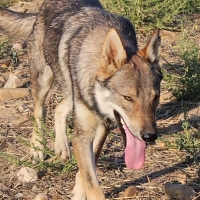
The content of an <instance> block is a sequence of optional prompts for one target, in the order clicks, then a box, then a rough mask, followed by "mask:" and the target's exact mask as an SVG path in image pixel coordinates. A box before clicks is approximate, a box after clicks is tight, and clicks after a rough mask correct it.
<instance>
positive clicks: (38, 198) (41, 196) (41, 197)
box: [34, 193, 48, 200]
mask: <svg viewBox="0 0 200 200" xmlns="http://www.w3.org/2000/svg"><path fill="white" fill-rule="evenodd" d="M34 200H48V196H47V195H46V194H44V193H40V194H38V195H37V196H36V197H35V198H34Z"/></svg>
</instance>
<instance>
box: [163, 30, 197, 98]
mask: <svg viewBox="0 0 200 200" xmlns="http://www.w3.org/2000/svg"><path fill="white" fill-rule="evenodd" d="M177 49H178V56H180V60H181V62H180V64H179V63H178V64H176V65H172V64H170V63H167V64H168V65H170V66H171V69H172V70H171V72H170V73H166V72H164V74H165V81H166V87H167V89H168V90H169V91H171V92H172V95H173V96H174V97H176V98H177V99H178V100H195V101H197V100H199V99H200V65H199V63H200V57H199V47H198V45H197V44H196V42H195V39H194V38H192V37H190V35H189V34H188V30H187V29H183V31H182V37H181V38H180V40H179V41H178V45H177Z"/></svg>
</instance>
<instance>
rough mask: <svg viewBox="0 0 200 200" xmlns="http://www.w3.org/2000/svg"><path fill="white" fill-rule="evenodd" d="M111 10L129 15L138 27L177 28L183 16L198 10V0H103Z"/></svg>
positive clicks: (104, 4)
mask: <svg viewBox="0 0 200 200" xmlns="http://www.w3.org/2000/svg"><path fill="white" fill-rule="evenodd" d="M101 2H102V4H103V6H104V7H105V8H106V9H108V10H109V11H111V12H114V13H118V14H121V15H124V16H126V17H128V18H129V19H130V20H131V21H132V22H133V23H134V25H135V26H136V28H137V27H147V28H155V27H158V28H162V29H177V26H178V25H180V23H181V21H182V20H183V16H185V15H188V14H191V13H194V12H198V11H199V10H200V2H199V1H198V0H193V1H191V0H190V1H188V0H176V1H174V0H162V1H160V0H147V1H144V0H134V1H132V0H114V1H113V0H101Z"/></svg>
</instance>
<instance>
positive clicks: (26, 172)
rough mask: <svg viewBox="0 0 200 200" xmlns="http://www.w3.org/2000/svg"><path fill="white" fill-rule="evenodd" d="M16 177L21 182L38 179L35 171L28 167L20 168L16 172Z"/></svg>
mask: <svg viewBox="0 0 200 200" xmlns="http://www.w3.org/2000/svg"><path fill="white" fill-rule="evenodd" d="M17 177H18V179H19V180H20V181H22V182H34V181H37V179H38V175H37V172H36V171H35V170H34V169H32V168H30V167H23V168H21V169H20V170H19V171H18V173H17Z"/></svg>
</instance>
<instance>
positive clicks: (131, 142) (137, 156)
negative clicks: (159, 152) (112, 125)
mask: <svg viewBox="0 0 200 200" xmlns="http://www.w3.org/2000/svg"><path fill="white" fill-rule="evenodd" d="M114 115H115V118H116V121H117V124H118V126H119V129H120V131H121V134H122V137H123V140H124V145H125V163H126V166H127V167H128V168H131V169H140V168H141V167H142V166H143V165H144V161H145V147H146V144H145V142H144V141H142V140H139V139H137V138H136V137H135V136H134V134H133V133H132V132H131V131H130V129H129V128H128V126H127V125H126V123H125V122H124V120H123V118H122V117H121V116H120V115H119V113H118V112H117V111H114Z"/></svg>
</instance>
